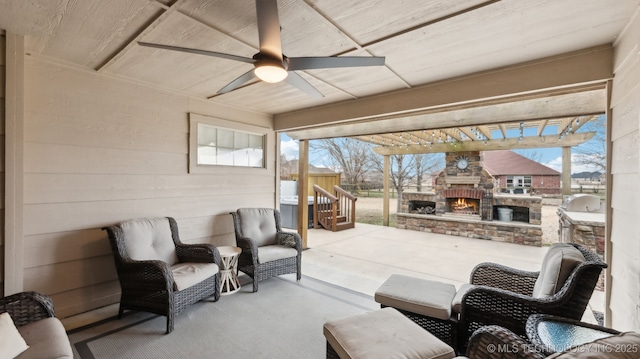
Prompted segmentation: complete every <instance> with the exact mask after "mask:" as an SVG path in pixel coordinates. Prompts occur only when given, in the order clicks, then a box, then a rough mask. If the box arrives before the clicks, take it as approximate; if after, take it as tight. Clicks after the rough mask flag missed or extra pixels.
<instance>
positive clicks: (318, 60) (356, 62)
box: [287, 56, 385, 71]
mask: <svg viewBox="0 0 640 359" xmlns="http://www.w3.org/2000/svg"><path fill="white" fill-rule="evenodd" d="M384 60H385V57H384V56H382V57H366V56H340V57H289V58H287V62H288V63H289V67H287V70H289V71H296V70H312V69H329V68H336V67H360V66H384Z"/></svg>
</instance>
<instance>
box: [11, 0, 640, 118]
mask: <svg viewBox="0 0 640 359" xmlns="http://www.w3.org/2000/svg"><path fill="white" fill-rule="evenodd" d="M639 3H640V0H562V1H558V0H535V1H534V0H528V1H522V0H457V1H446V0H404V1H384V0H354V1H344V0H278V7H279V17H280V22H281V28H282V29H281V30H282V47H283V51H284V54H285V55H287V56H289V57H293V56H334V55H338V56H339V55H355V56H385V57H386V65H385V66H383V67H368V68H342V69H324V70H307V71H300V72H299V73H300V75H301V76H302V77H304V78H305V79H306V80H308V81H309V82H310V83H311V84H312V85H314V86H315V87H316V88H318V89H319V90H320V91H321V92H322V93H323V94H324V96H325V97H324V98H321V99H315V98H312V97H310V96H308V95H306V94H305V93H303V92H301V91H299V90H298V89H296V88H294V87H292V86H290V85H288V84H286V83H278V84H267V83H262V82H254V83H251V84H249V85H247V86H245V87H242V88H240V89H238V90H235V91H232V92H230V93H227V94H224V95H216V91H217V90H219V89H220V88H222V87H223V86H224V85H226V84H227V83H228V82H230V81H231V80H233V79H234V78H236V77H237V76H239V75H241V74H243V73H244V72H246V71H248V70H250V69H251V66H252V65H250V64H245V63H240V62H234V61H230V60H226V59H220V58H214V57H208V56H201V55H195V54H188V53H180V52H172V51H166V50H161V49H154V48H147V47H141V46H139V45H137V41H145V42H154V43H161V44H167V45H176V46H182V47H190V48H198V49H204V50H210V51H216V52H225V53H231V54H236V55H240V56H246V57H251V56H252V55H253V54H255V53H256V52H257V51H258V32H257V23H256V9H255V2H254V0H82V1H77V0H30V1H23V0H0V9H1V10H0V29H6V30H9V31H12V32H14V33H18V34H23V35H26V51H27V53H29V54H30V55H31V56H40V57H45V58H53V59H56V60H59V61H62V62H66V63H71V64H73V65H76V66H79V67H82V68H86V69H90V70H92V71H97V72H102V73H105V74H111V75H115V76H118V77H125V78H128V79H130V80H132V81H138V82H142V83H146V84H150V85H153V86H157V87H159V88H166V89H171V90H173V91H178V92H181V93H184V94H186V95H189V96H194V97H199V98H203V99H210V101H215V102H221V103H224V104H228V105H232V106H236V107H242V108H246V109H249V110H252V111H258V112H262V113H268V114H279V113H284V112H289V111H293V110H299V109H305V108H310V107H314V106H318V105H325V104H329V103H334V102H338V101H344V100H351V99H359V98H363V97H366V96H370V95H374V94H380V93H385V92H388V91H393V90H398V89H403V88H411V87H414V86H418V85H422V84H426V83H430V82H433V81H438V80H443V79H448V78H452V77H455V76H461V75H465V74H470V73H475V72H478V71H483V70H488V69H493V68H497V67H500V66H507V65H512V64H516V63H521V62H524V61H529V60H534V59H539V58H542V57H547V56H552V55H557V54H562V53H566V52H569V51H574V50H580V49H584V48H588V47H592V46H598V45H602V44H610V43H612V42H613V41H615V37H616V36H617V35H618V34H619V33H620V32H621V31H622V30H623V27H624V25H625V24H626V23H627V22H628V20H629V19H630V17H631V16H632V15H633V12H634V11H635V9H636V8H637V7H638V4H639Z"/></svg>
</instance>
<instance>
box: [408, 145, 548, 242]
mask: <svg viewBox="0 0 640 359" xmlns="http://www.w3.org/2000/svg"><path fill="white" fill-rule="evenodd" d="M461 159H462V162H466V163H467V164H468V166H464V164H463V165H460V166H459V162H460V161H461ZM446 161H447V166H446V167H445V169H444V170H443V171H442V172H441V173H440V174H439V175H438V176H437V177H436V180H435V183H434V191H433V192H404V193H403V195H402V202H401V208H400V213H398V220H397V226H398V228H402V229H410V230H416V231H423V232H433V233H440V234H448V235H456V236H463V237H470V238H478V239H487V240H497V241H502V242H510V243H519V244H527V245H534V246H540V245H541V244H542V228H541V226H540V225H541V219H542V198H541V197H535V196H531V195H528V194H526V195H525V194H523V195H510V194H501V193H496V192H495V191H494V188H495V186H494V179H493V178H492V177H491V176H490V175H489V174H488V173H487V172H486V171H484V170H483V168H482V160H481V157H480V153H479V152H458V153H447V155H446ZM501 210H505V211H507V212H508V213H510V214H511V215H510V216H509V218H506V219H505V218H500V216H499V212H500V211H501ZM499 218H500V219H503V220H502V221H498V220H497V219H499Z"/></svg>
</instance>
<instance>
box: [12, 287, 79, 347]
mask: <svg viewBox="0 0 640 359" xmlns="http://www.w3.org/2000/svg"><path fill="white" fill-rule="evenodd" d="M3 313H9V316H10V317H11V320H12V321H13V324H14V325H15V326H16V328H17V330H18V333H19V335H20V336H21V337H22V339H23V340H24V343H25V344H26V345H28V348H25V350H24V351H23V352H22V353H21V354H20V355H18V356H17V358H25V359H28V358H38V359H46V358H57V359H61V358H73V349H71V343H70V342H69V338H68V336H67V332H66V331H65V328H64V326H63V325H62V322H61V321H60V320H59V319H58V318H56V317H55V311H54V307H53V301H52V300H51V298H50V297H49V296H47V295H45V294H42V293H38V292H31V291H29V292H21V293H16V294H12V295H8V296H6V297H3V298H0V314H3ZM4 329H5V330H6V329H7V328H6V327H5V328H4ZM3 335H7V337H8V338H13V340H15V339H16V338H15V337H13V336H12V335H11V334H10V333H7V332H6V331H3ZM5 339H6V338H5ZM9 340H11V339H9ZM9 344H10V346H11V345H13V346H12V348H8V349H9V351H10V352H12V354H15V351H16V350H20V349H19V348H20V347H21V343H19V342H10V343H9ZM3 349H7V348H3V347H0V353H1V354H6V353H5V351H4V350H3ZM0 356H1V355H0Z"/></svg>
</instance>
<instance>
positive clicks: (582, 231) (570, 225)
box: [558, 209, 605, 290]
mask: <svg viewBox="0 0 640 359" xmlns="http://www.w3.org/2000/svg"><path fill="white" fill-rule="evenodd" d="M558 217H559V219H558V221H559V225H558V228H560V231H563V228H567V229H568V230H569V231H570V233H566V234H563V235H562V236H561V238H562V240H563V241H565V242H571V243H576V244H580V245H582V246H584V247H586V248H587V249H589V250H590V251H592V252H594V253H597V254H598V256H600V259H602V260H603V261H604V260H605V258H604V238H605V222H604V214H603V215H602V221H582V220H574V219H573V218H571V212H565V211H564V210H562V209H559V210H558ZM565 235H568V236H569V237H568V238H564V236H565ZM596 289H598V290H604V271H603V272H602V273H601V274H600V278H599V279H598V283H597V284H596Z"/></svg>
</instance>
